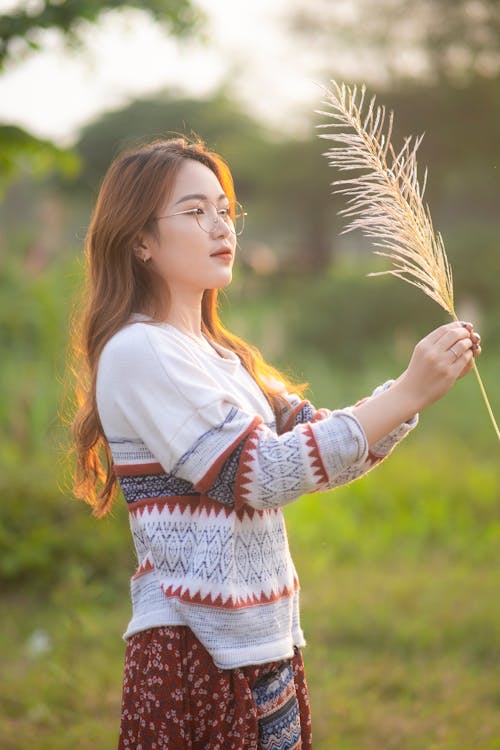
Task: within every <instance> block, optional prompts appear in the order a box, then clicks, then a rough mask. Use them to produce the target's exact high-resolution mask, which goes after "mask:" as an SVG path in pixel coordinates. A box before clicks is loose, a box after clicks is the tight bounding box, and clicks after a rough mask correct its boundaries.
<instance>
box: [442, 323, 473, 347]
mask: <svg viewBox="0 0 500 750" xmlns="http://www.w3.org/2000/svg"><path fill="white" fill-rule="evenodd" d="M459 341H468V342H470V346H472V345H473V341H472V338H471V334H470V333H469V331H468V329H467V328H464V327H463V326H459V327H455V328H449V329H448V330H447V331H445V332H444V333H443V335H442V336H441V338H440V339H438V341H437V342H436V343H437V344H438V345H439V347H440V348H441V347H443V349H449V348H450V347H451V346H453V345H454V344H456V343H458V342H459Z"/></svg>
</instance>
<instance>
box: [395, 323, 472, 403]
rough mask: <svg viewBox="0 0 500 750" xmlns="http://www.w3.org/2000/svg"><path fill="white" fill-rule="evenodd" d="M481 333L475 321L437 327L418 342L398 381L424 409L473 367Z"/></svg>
mask: <svg viewBox="0 0 500 750" xmlns="http://www.w3.org/2000/svg"><path fill="white" fill-rule="evenodd" d="M480 341H481V337H480V336H479V334H478V333H476V332H475V331H474V328H473V326H472V324H470V323H461V322H457V321H455V322H453V323H447V324H446V325H443V326H440V327H439V328H436V329H435V330H434V331H431V333H429V334H428V335H427V336H425V338H423V339H422V340H421V341H419V342H418V344H417V345H416V347H415V349H414V351H413V354H412V357H411V359H410V362H409V364H408V367H407V368H406V370H405V371H404V372H403V373H402V375H400V377H399V378H398V380H397V381H396V382H397V383H398V384H399V387H400V388H402V389H404V391H405V392H407V396H408V399H409V401H410V402H411V403H414V404H415V411H416V412H417V411H422V409H425V408H426V407H427V406H429V405H430V404H432V403H433V402H434V401H437V400H438V399H440V398H441V397H442V396H444V394H445V393H447V392H448V391H449V390H450V388H451V387H452V386H453V385H454V383H455V382H456V381H457V380H458V379H459V378H461V377H463V376H464V375H466V374H467V373H468V372H470V370H471V368H472V362H473V360H474V358H475V357H477V356H479V354H480V353H481V346H480Z"/></svg>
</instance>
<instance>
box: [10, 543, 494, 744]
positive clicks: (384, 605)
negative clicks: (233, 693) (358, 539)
mask: <svg viewBox="0 0 500 750" xmlns="http://www.w3.org/2000/svg"><path fill="white" fill-rule="evenodd" d="M293 536H294V535H293V529H292V532H291V537H292V544H293V546H294V548H295V552H296V558H297V561H298V568H299V571H300V574H301V579H302V609H303V620H304V628H305V632H306V637H307V640H308V646H307V648H306V649H305V661H306V669H307V675H308V681H309V686H310V693H311V700H312V708H313V721H314V725H313V726H314V737H315V745H314V746H315V748H317V749H318V750H330V749H332V748H342V750H351V748H352V750H361V749H363V750H390V749H391V748H401V749H403V748H404V749H405V750H423V749H424V748H425V750H496V749H498V748H500V711H499V709H500V684H499V681H498V669H499V666H500V664H499V662H500V649H499V644H500V632H499V629H500V628H499V621H500V617H499V604H498V584H499V570H498V566H493V565H481V566H470V565H466V564H464V563H459V562H455V563H452V562H450V561H449V560H440V559H439V558H438V557H434V558H432V557H428V558H427V559H424V560H422V561H419V562H409V561H404V562H402V561H397V560H387V561H385V562H381V561H379V562H377V563H367V562H365V563H358V564H352V563H351V564H345V565H341V564H327V562H326V560H327V557H326V556H324V555H322V553H321V551H322V547H321V546H320V547H318V548H317V551H316V552H314V551H313V550H311V548H309V547H307V548H302V547H300V545H298V544H296V543H295V542H294V539H293ZM4 608H5V610H4V611H8V612H9V618H8V621H7V623H6V624H5V625H4V628H5V632H4V634H3V636H2V653H3V666H2V672H3V680H2V687H1V688H0V690H1V693H2V695H1V699H2V705H3V710H2V716H1V718H0V732H1V736H2V748H4V750H21V749H22V750H24V749H25V748H26V749H27V748H31V747H37V748H38V750H67V748H70V747H78V748H81V750H87V748H88V750H96V748H111V747H114V746H115V745H116V737H117V727H118V721H119V718H118V717H119V702H120V688H121V669H122V660H123V643H122V641H121V639H120V634H121V632H122V630H123V627H124V624H125V622H126V620H127V617H128V602H127V591H126V588H125V586H123V587H121V588H118V589H117V590H115V591H113V592H112V593H111V592H109V591H106V590H104V589H102V590H99V588H98V587H95V586H94V587H92V586H90V587H88V585H87V584H85V583H84V582H83V581H78V580H73V581H71V580H68V581H67V584H66V587H62V588H60V589H59V590H58V591H57V592H55V593H54V594H53V595H52V596H51V597H50V598H49V601H37V600H35V599H34V598H33V597H30V596H24V595H17V596H15V597H14V596H13V595H11V596H10V597H9V598H8V599H7V600H5V599H4Z"/></svg>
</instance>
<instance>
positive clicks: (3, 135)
mask: <svg viewBox="0 0 500 750" xmlns="http://www.w3.org/2000/svg"><path fill="white" fill-rule="evenodd" d="M79 166H80V161H79V159H78V157H77V155H76V153H75V152H74V151H72V150H71V149H62V148H58V147H57V146H54V144H52V143H50V142H49V141H44V140H42V139H40V138H36V137H35V136H32V135H30V134H29V133H27V132H26V131H25V130H23V129H22V128H18V127H16V126H14V125H0V195H1V194H2V193H3V191H4V190H5V188H6V187H7V185H8V184H9V183H10V182H11V181H12V179H13V178H14V177H15V176H17V175H19V174H29V175H30V176H31V177H32V178H35V179H36V180H41V179H42V178H44V177H47V176H48V175H50V174H51V173H52V172H58V173H59V174H60V175H62V176H64V177H66V178H68V177H73V176H74V175H75V174H76V173H77V171H78V169H79Z"/></svg>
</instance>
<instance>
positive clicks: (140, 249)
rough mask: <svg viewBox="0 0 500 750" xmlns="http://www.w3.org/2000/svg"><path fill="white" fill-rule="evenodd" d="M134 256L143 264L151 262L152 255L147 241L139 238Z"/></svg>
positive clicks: (135, 245)
mask: <svg viewBox="0 0 500 750" xmlns="http://www.w3.org/2000/svg"><path fill="white" fill-rule="evenodd" d="M134 255H135V257H136V258H137V259H138V260H141V261H142V262H143V263H147V262H148V261H149V260H151V253H150V251H149V248H148V246H147V244H146V242H145V240H144V239H143V238H142V237H138V238H137V240H136V242H135V244H134Z"/></svg>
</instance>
